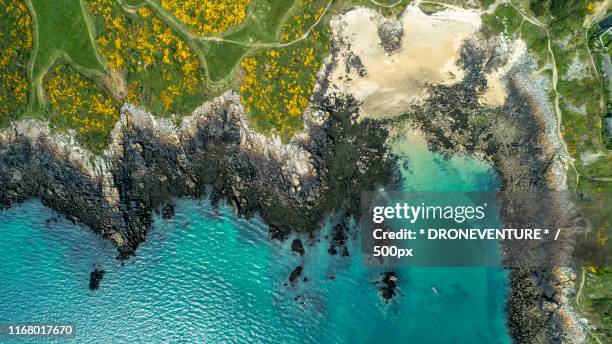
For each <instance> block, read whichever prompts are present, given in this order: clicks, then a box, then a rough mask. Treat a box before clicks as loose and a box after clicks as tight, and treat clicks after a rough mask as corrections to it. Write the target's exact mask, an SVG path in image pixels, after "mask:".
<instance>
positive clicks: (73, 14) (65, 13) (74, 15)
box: [25, 0, 104, 118]
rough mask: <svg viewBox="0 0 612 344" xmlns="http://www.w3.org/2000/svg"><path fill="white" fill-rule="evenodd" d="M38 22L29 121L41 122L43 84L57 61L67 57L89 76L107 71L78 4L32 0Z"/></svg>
mask: <svg viewBox="0 0 612 344" xmlns="http://www.w3.org/2000/svg"><path fill="white" fill-rule="evenodd" d="M28 2H29V4H30V10H31V12H32V18H33V22H34V27H35V30H34V52H33V56H32V58H31V61H30V73H29V74H30V80H31V85H30V97H29V104H28V110H27V112H26V114H25V116H26V117H33V118H40V116H41V114H42V113H43V112H44V108H45V105H44V104H45V98H44V92H43V90H42V81H43V78H44V77H45V75H46V73H47V72H48V70H49V69H51V68H52V67H53V66H54V64H55V62H56V60H57V58H59V57H63V58H64V59H66V60H68V61H70V62H71V63H72V64H73V65H75V67H78V68H80V69H81V70H82V71H83V72H85V73H99V74H102V73H103V71H104V65H103V63H102V61H101V59H100V57H99V55H98V52H97V51H96V49H95V47H94V46H93V44H92V40H91V36H90V32H89V28H88V23H87V21H86V19H85V14H84V13H83V11H82V8H81V4H80V2H79V1H78V0H57V1H47V0H28Z"/></svg>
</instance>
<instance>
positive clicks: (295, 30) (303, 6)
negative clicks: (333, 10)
mask: <svg viewBox="0 0 612 344" xmlns="http://www.w3.org/2000/svg"><path fill="white" fill-rule="evenodd" d="M296 1H297V2H298V3H299V5H298V11H296V13H294V14H293V15H292V16H291V17H289V19H288V20H287V22H286V23H285V25H283V27H282V31H281V39H282V41H283V42H289V41H292V40H295V39H299V38H301V37H302V36H303V35H304V34H305V33H306V32H307V30H308V28H309V27H310V26H311V25H313V24H314V23H316V22H317V20H319V18H321V16H322V15H323V13H324V12H325V7H326V6H327V4H328V2H327V1H325V0H296Z"/></svg>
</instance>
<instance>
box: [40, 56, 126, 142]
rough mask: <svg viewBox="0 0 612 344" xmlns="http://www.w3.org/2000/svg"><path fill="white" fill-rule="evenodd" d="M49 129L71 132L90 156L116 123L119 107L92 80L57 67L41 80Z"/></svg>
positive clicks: (66, 65)
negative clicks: (43, 86)
mask: <svg viewBox="0 0 612 344" xmlns="http://www.w3.org/2000/svg"><path fill="white" fill-rule="evenodd" d="M45 90H46V93H47V95H48V97H49V108H48V109H47V115H48V117H49V120H50V122H51V127H52V128H54V129H57V130H62V131H64V130H70V129H72V130H74V131H75V133H76V136H75V137H76V138H77V140H79V141H80V142H81V143H83V144H84V145H85V147H87V148H88V149H90V150H92V151H94V152H100V151H102V150H103V149H104V148H105V147H106V145H107V144H108V142H109V138H110V136H109V134H110V131H111V130H112V128H113V126H114V125H115V123H116V122H117V121H118V120H119V107H118V104H116V103H115V101H114V100H113V99H112V98H111V97H110V96H108V94H107V92H105V91H104V90H103V89H101V88H100V87H99V86H98V85H97V84H96V83H95V82H94V81H93V80H91V79H89V78H88V77H86V76H84V75H82V74H81V73H79V72H78V71H77V70H76V69H75V68H74V67H71V66H70V65H68V64H66V63H61V64H59V65H58V66H57V67H55V68H54V69H53V71H52V72H51V73H50V74H48V75H47V77H46V78H45Z"/></svg>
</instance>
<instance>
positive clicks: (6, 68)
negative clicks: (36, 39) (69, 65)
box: [0, 0, 32, 125]
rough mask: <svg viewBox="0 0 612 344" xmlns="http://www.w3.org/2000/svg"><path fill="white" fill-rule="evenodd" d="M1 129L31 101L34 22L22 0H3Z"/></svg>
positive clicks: (0, 1)
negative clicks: (30, 61)
mask: <svg viewBox="0 0 612 344" xmlns="http://www.w3.org/2000/svg"><path fill="white" fill-rule="evenodd" d="M0 8H2V10H1V11H0V90H2V91H1V92H0V125H2V124H4V123H6V122H8V121H10V120H11V119H14V118H16V117H17V116H18V115H19V114H20V113H21V112H22V111H23V110H24V109H25V106H26V103H27V98H28V87H29V85H28V74H27V66H28V59H29V58H30V53H31V51H32V19H31V17H30V14H29V12H28V8H27V6H26V5H25V4H24V2H23V1H21V0H0Z"/></svg>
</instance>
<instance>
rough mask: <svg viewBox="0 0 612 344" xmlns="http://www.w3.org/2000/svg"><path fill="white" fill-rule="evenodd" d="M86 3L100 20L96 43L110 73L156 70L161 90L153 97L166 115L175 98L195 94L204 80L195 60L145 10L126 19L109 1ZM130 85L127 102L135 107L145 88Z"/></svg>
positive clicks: (147, 10) (115, 4)
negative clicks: (160, 103)
mask: <svg viewBox="0 0 612 344" xmlns="http://www.w3.org/2000/svg"><path fill="white" fill-rule="evenodd" d="M86 2H87V4H88V6H89V8H90V10H91V11H92V13H93V14H94V15H96V16H98V17H100V18H101V19H102V22H103V27H102V29H101V30H99V33H100V34H99V36H98V38H97V41H98V45H99V46H100V49H101V50H102V53H103V55H104V56H105V57H106V60H107V61H108V65H109V67H110V68H111V69H114V70H121V69H124V70H129V71H132V72H134V73H136V74H138V73H140V74H142V73H146V72H149V71H151V70H153V69H156V70H160V71H161V80H162V81H163V87H162V88H161V89H157V90H156V92H158V93H161V94H155V95H153V96H156V97H157V96H158V97H159V99H160V100H161V102H162V104H163V108H164V110H166V111H169V112H170V111H174V110H175V109H174V105H175V100H176V98H177V97H179V96H182V95H183V94H184V93H185V92H186V93H187V94H191V95H193V94H195V93H196V92H197V90H198V88H199V87H200V86H201V85H202V84H203V81H204V79H205V78H204V75H203V71H202V68H201V64H200V60H199V58H198V56H197V55H196V54H195V53H193V52H192V50H191V48H190V47H189V45H188V44H187V43H185V42H184V41H183V40H182V39H181V38H180V37H179V36H178V35H177V34H176V33H175V32H174V31H173V30H172V28H171V27H170V26H168V25H167V24H166V23H164V22H163V21H162V20H161V19H159V18H158V17H157V16H156V15H154V13H152V11H151V10H150V9H149V8H148V7H140V8H139V9H138V10H137V11H136V13H135V14H133V15H132V17H130V16H128V15H126V13H125V11H124V10H123V9H122V8H121V7H120V6H119V7H118V5H117V3H116V2H115V1H113V0H86ZM134 82H137V81H136V80H129V83H130V85H128V100H129V101H131V102H134V103H139V98H141V97H143V96H144V95H143V94H142V92H143V90H144V89H145V88H144V87H143V85H142V84H141V83H138V84H137V85H134V86H132V85H131V83H134ZM149 86H150V85H149ZM138 93H141V94H138Z"/></svg>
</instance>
